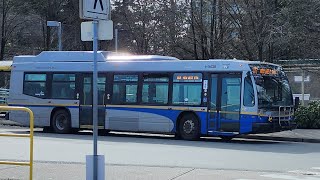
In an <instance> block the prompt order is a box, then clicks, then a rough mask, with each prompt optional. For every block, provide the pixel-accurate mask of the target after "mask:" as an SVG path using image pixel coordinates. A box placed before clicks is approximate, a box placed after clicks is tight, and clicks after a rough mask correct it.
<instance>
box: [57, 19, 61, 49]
mask: <svg viewBox="0 0 320 180" xmlns="http://www.w3.org/2000/svg"><path fill="white" fill-rule="evenodd" d="M61 36H62V26H61V22H59V26H58V39H59V40H58V41H59V51H62V37H61Z"/></svg>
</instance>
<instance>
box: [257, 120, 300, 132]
mask: <svg viewBox="0 0 320 180" xmlns="http://www.w3.org/2000/svg"><path fill="white" fill-rule="evenodd" d="M296 128H297V123H296V122H291V121H283V122H281V125H280V123H279V122H270V123H253V125H252V133H254V134H255V133H272V132H279V131H286V130H293V129H296Z"/></svg>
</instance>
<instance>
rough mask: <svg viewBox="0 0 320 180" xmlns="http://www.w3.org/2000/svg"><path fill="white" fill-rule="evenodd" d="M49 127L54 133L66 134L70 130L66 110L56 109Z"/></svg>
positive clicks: (69, 121) (69, 120)
mask: <svg viewBox="0 0 320 180" xmlns="http://www.w3.org/2000/svg"><path fill="white" fill-rule="evenodd" d="M51 127H52V129H53V131H54V132H55V133H59V134H66V133H70V132H71V119H70V114H69V113H68V112H67V111H66V110H58V111H56V112H55V113H54V115H53V116H52V119H51Z"/></svg>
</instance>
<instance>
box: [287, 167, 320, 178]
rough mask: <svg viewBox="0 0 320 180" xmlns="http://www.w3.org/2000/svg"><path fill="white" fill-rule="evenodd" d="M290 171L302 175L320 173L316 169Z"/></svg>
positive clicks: (316, 174) (317, 174)
mask: <svg viewBox="0 0 320 180" xmlns="http://www.w3.org/2000/svg"><path fill="white" fill-rule="evenodd" d="M311 169H312V168H311ZM288 172H290V173H295V174H301V175H308V176H319V175H320V172H314V171H303V170H293V171H288Z"/></svg>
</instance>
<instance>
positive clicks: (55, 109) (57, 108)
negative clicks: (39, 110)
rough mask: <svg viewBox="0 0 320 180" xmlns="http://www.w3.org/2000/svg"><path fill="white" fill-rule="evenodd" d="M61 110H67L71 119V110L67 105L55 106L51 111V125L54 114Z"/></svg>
mask: <svg viewBox="0 0 320 180" xmlns="http://www.w3.org/2000/svg"><path fill="white" fill-rule="evenodd" d="M59 110H64V111H66V112H67V113H68V114H69V117H70V119H71V114H70V111H69V109H68V108H65V107H55V108H53V110H52V111H51V115H50V126H52V124H51V123H52V118H53V116H54V114H55V113H56V112H57V111H59Z"/></svg>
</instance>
